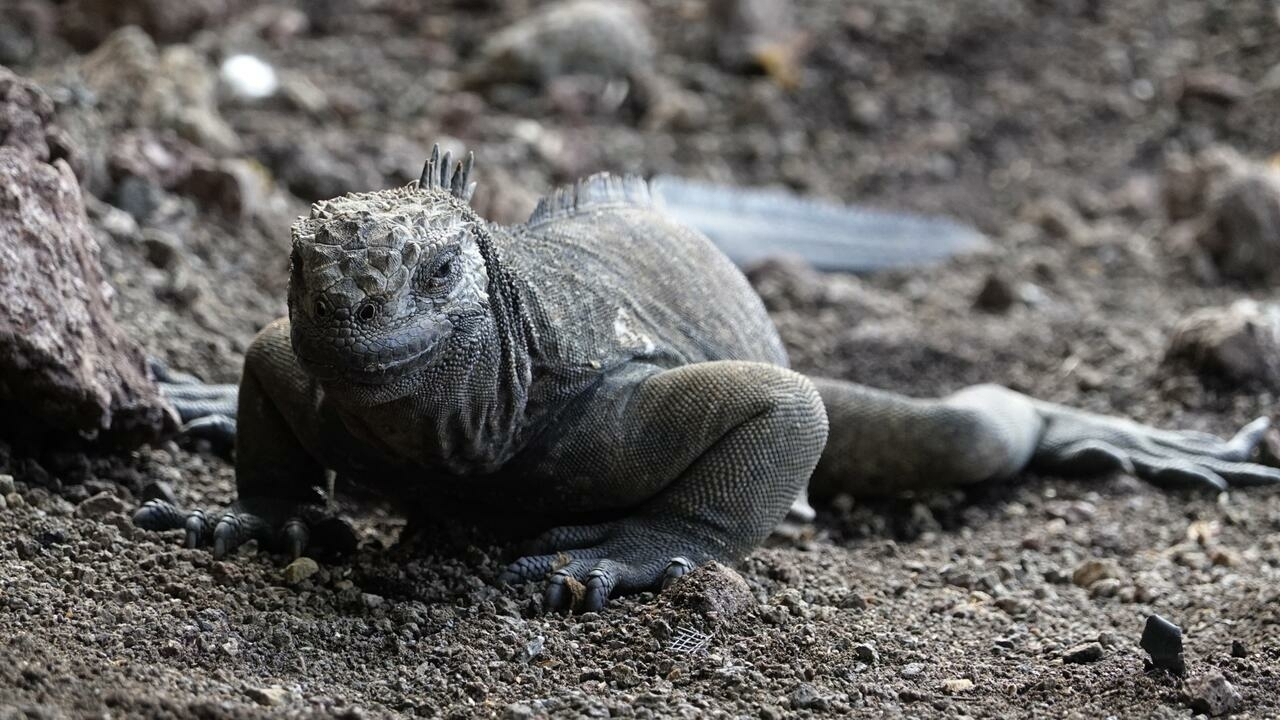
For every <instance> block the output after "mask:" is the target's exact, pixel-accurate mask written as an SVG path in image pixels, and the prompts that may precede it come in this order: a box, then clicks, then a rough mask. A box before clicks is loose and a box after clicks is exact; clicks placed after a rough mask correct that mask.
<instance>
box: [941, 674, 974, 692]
mask: <svg viewBox="0 0 1280 720" xmlns="http://www.w3.org/2000/svg"><path fill="white" fill-rule="evenodd" d="M972 689H973V681H972V680H970V679H968V678H951V679H949V680H943V681H942V691H943V692H945V693H946V694H948V695H955V694H958V693H962V692H968V691H970V690H972Z"/></svg>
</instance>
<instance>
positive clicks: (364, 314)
mask: <svg viewBox="0 0 1280 720" xmlns="http://www.w3.org/2000/svg"><path fill="white" fill-rule="evenodd" d="M377 316H378V304H377V303H375V302H374V301H372V300H365V301H364V302H362V303H360V307H359V308H357V309H356V317H358V318H360V319H361V320H362V321H364V322H369V321H370V320H372V319H374V318H375V317H377Z"/></svg>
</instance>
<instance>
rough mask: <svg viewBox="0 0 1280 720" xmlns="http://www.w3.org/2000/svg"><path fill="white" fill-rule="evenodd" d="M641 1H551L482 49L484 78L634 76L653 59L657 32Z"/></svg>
mask: <svg viewBox="0 0 1280 720" xmlns="http://www.w3.org/2000/svg"><path fill="white" fill-rule="evenodd" d="M645 21H646V18H645V14H644V11H643V8H641V7H640V6H638V5H634V4H632V3H630V2H625V1H623V0H608V1H606V2H596V0H587V1H584V0H570V1H569V2H560V3H553V4H551V5H547V6H546V7H544V8H543V9H540V10H538V11H537V12H535V13H533V14H532V15H530V16H528V17H526V18H524V19H523V20H519V21H517V22H516V23H514V24H512V25H511V26H509V27H507V28H506V29H504V30H502V31H501V32H499V33H498V34H497V35H495V36H494V37H493V38H492V39H490V40H489V41H488V42H486V43H485V44H484V46H483V47H481V49H480V56H479V60H478V62H477V64H476V65H475V67H474V69H473V74H474V77H475V79H476V80H478V81H492V82H547V81H549V80H551V79H553V78H556V77H558V76H560V75H566V74H574V73H586V74H592V75H603V76H606V77H624V78H625V77H630V76H634V75H636V74H638V73H641V72H644V71H646V70H648V69H649V68H650V66H651V65H652V64H653V58H654V54H655V49H654V45H653V37H652V35H650V33H649V30H648V28H647V26H646V22H645Z"/></svg>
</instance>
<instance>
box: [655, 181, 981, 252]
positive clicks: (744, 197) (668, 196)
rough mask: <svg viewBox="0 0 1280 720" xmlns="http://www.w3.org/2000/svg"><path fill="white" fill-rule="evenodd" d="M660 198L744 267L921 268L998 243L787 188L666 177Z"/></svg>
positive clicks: (659, 185) (944, 223)
mask: <svg viewBox="0 0 1280 720" xmlns="http://www.w3.org/2000/svg"><path fill="white" fill-rule="evenodd" d="M649 189H650V191H651V193H652V194H653V196H654V198H655V201H656V203H657V204H658V205H659V206H660V207H662V208H663V209H664V210H665V211H666V212H667V213H669V214H670V215H671V216H672V217H674V218H675V219H677V220H679V221H680V222H682V223H684V224H686V225H689V226H690V227H693V228H696V229H698V230H701V231H702V232H703V233H706V235H707V236H708V237H710V238H711V240H712V241H714V242H715V243H716V245H718V246H719V247H720V249H721V250H723V251H724V253H725V254H726V255H728V256H729V258H730V259H732V260H733V261H734V262H735V263H737V264H738V265H746V264H748V263H752V262H756V261H758V260H762V259H764V258H766V257H769V256H775V255H795V256H798V257H800V258H803V259H804V260H805V261H807V262H808V263H809V264H810V265H813V266H814V267H816V268H818V269H820V270H842V271H849V272H867V271H871V270H882V269H886V268H899V267H919V266H922V265H931V264H936V263H939V262H942V261H943V260H946V259H948V258H950V257H953V256H955V255H961V254H965V253H970V252H975V251H978V250H983V249H986V248H988V247H989V246H990V243H989V241H988V240H987V238H986V236H984V235H983V234H982V233H980V232H979V231H978V230H976V229H975V228H972V227H969V226H967V225H963V224H961V223H959V222H956V221H954V220H949V219H946V218H937V217H926V216H923V215H912V214H909V213H898V212H887V211H883V210H873V209H869V208H860V207H850V206H847V205H840V204H837V203H831V202H825V201H821V200H810V199H806V198H802V197H800V196H798V195H795V194H794V193H790V192H787V191H785V190H764V189H751V188H730V187H725V186H723V185H715V184H712V183H707V182H701V181H697V180H687V179H684V178H678V177H672V176H670V175H660V176H658V177H655V178H653V179H652V180H650V181H649Z"/></svg>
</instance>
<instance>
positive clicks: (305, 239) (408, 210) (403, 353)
mask: <svg viewBox="0 0 1280 720" xmlns="http://www.w3.org/2000/svg"><path fill="white" fill-rule="evenodd" d="M470 166H471V162H470V158H468V161H467V163H466V164H465V165H464V164H463V163H458V164H457V165H456V166H455V167H450V166H449V155H448V154H446V155H445V157H444V159H443V162H441V159H440V157H439V148H438V147H437V149H436V150H435V151H434V152H433V153H432V159H431V160H428V161H427V167H426V168H425V169H424V170H423V176H422V179H421V180H420V181H419V182H418V183H417V184H410V185H408V186H406V187H403V188H397V189H394V190H383V191H377V192H368V193H356V194H348V195H345V196H343V197H340V198H335V199H333V200H326V201H322V202H318V203H316V204H315V205H313V206H312V207H311V215H310V216H309V217H304V218H300V219H299V220H298V222H296V223H295V224H294V226H293V253H292V256H291V262H290V265H291V268H290V275H289V320H290V325H291V328H292V342H293V350H294V353H295V354H296V355H297V357H298V360H299V361H300V362H301V363H302V366H303V368H305V369H306V370H307V372H309V373H311V374H312V375H314V376H315V377H317V378H319V379H320V380H321V381H322V382H325V383H326V384H329V383H330V382H333V381H337V382H333V384H334V385H335V386H341V387H342V388H343V389H347V388H351V387H358V388H362V389H363V393H364V394H365V395H366V396H371V397H376V399H377V400H378V401H386V400H390V399H394V398H396V397H400V396H403V395H405V394H407V393H408V392H411V391H412V389H413V386H414V385H413V383H412V382H406V380H407V379H410V378H411V377H412V376H413V375H415V374H416V373H418V372H421V371H424V370H426V369H428V368H430V367H432V366H433V365H436V364H438V363H440V362H444V361H445V360H446V358H448V357H449V356H450V355H451V354H452V351H456V350H458V349H462V348H466V347H468V346H474V344H475V343H478V342H483V340H484V338H485V337H486V335H485V332H486V328H487V327H488V326H489V325H490V324H491V322H492V319H491V318H490V317H489V312H488V309H489V292H488V285H489V273H488V269H487V267H486V258H485V256H484V255H485V253H484V252H483V251H482V247H483V246H485V243H487V241H488V236H487V235H486V229H485V223H484V222H483V221H482V220H481V219H480V218H479V217H478V216H477V215H476V214H475V212H473V211H472V210H471V208H470V207H469V205H468V204H467V200H468V199H469V198H470V194H471V191H472V190H473V189H474V185H471V186H468V184H467V175H468V173H469V171H470ZM490 333H491V329H490ZM489 337H492V335H491V334H490V335H489Z"/></svg>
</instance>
